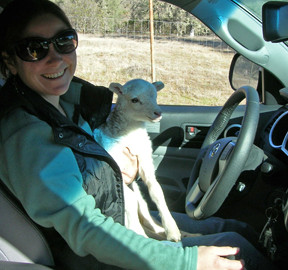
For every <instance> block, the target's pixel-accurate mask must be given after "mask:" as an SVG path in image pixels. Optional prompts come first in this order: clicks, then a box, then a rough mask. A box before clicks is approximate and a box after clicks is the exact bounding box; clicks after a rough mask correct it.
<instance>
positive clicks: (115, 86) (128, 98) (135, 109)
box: [109, 79, 164, 122]
mask: <svg viewBox="0 0 288 270" xmlns="http://www.w3.org/2000/svg"><path fill="white" fill-rule="evenodd" d="M162 88H164V84H163V83H162V82H160V81H158V82H154V83H150V82H147V81H145V80H142V79H134V80H131V81H128V82H126V83H125V84H124V85H121V84H119V83H111V84H110V86H109V89H110V90H111V91H113V92H114V93H116V94H117V95H118V98H117V102H116V106H118V108H120V110H122V111H123V112H124V113H125V114H126V116H127V117H130V118H131V119H133V120H136V121H145V122H149V121H150V122H158V121H160V119H161V118H162V116H161V109H160V107H159V106H158V104H157V91H160V90H161V89H162Z"/></svg>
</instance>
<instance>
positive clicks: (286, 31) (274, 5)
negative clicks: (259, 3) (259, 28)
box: [262, 1, 288, 42]
mask: <svg viewBox="0 0 288 270" xmlns="http://www.w3.org/2000/svg"><path fill="white" fill-rule="evenodd" d="M262 21H263V37H264V39H265V40H266V41H272V42H281V41H285V40H288V3H287V2H280V1H271V2H267V3H265V4H264V5H263V7H262Z"/></svg>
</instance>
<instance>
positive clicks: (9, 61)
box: [2, 52, 17, 75]
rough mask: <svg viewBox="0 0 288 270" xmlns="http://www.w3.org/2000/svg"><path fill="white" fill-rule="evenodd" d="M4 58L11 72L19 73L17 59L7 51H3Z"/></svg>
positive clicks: (13, 73)
mask: <svg viewBox="0 0 288 270" xmlns="http://www.w3.org/2000/svg"><path fill="white" fill-rule="evenodd" d="M2 58H3V60H4V63H5V64H6V66H7V68H8V69H9V71H10V72H11V74H12V75H16V74H17V68H16V64H15V59H14V58H13V57H12V56H9V55H8V54H7V53H6V52H2Z"/></svg>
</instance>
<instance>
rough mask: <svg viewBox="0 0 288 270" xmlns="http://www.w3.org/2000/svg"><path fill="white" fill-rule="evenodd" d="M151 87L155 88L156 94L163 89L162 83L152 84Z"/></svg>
mask: <svg viewBox="0 0 288 270" xmlns="http://www.w3.org/2000/svg"><path fill="white" fill-rule="evenodd" d="M153 85H154V86H155V87H156V89H157V92H158V91H160V90H161V89H163V88H164V83H163V82H161V81H158V82H153Z"/></svg>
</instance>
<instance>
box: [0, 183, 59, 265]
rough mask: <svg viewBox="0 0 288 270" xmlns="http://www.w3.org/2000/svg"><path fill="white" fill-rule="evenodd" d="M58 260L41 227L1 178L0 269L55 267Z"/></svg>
mask: <svg viewBox="0 0 288 270" xmlns="http://www.w3.org/2000/svg"><path fill="white" fill-rule="evenodd" d="M53 265H54V260H53V256H52V253H51V251H50V249H49V246H48V244H47V242H46V240H45V238H44V237H43V235H42V233H41V232H40V230H39V229H38V228H37V226H36V225H35V224H34V223H33V221H32V220H31V219H30V218H29V217H28V215H27V214H26V213H25V211H24V210H23V209H22V207H21V206H20V204H18V201H17V200H16V198H15V197H14V196H13V195H12V193H11V192H10V191H9V190H8V189H7V187H6V186H5V185H4V184H3V183H2V181H1V180H0V269H7V270H18V269H27V270H28V269H29V270H36V269H39V270H42V269H43V270H45V269H52V268H49V267H47V266H51V267H53Z"/></svg>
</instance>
